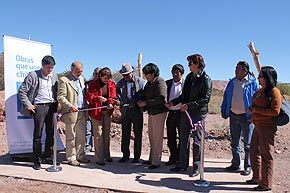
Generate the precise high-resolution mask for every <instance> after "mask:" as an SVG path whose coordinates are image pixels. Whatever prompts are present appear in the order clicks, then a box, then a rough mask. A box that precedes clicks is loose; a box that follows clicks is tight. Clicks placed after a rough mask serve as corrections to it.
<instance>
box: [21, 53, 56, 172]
mask: <svg viewBox="0 0 290 193" xmlns="http://www.w3.org/2000/svg"><path fill="white" fill-rule="evenodd" d="M54 65H55V60H54V58H53V57H52V56H45V57H44V58H43V59H42V68H41V69H40V70H36V71H32V72H29V74H28V75H27V76H26V78H25V79H24V81H23V83H22V84H21V86H20V87H19V90H18V95H19V98H20V101H21V103H22V109H21V114H23V115H25V116H32V117H33V121H34V132H33V154H34V165H33V169H35V170H40V169H41V165H40V163H41V162H44V163H49V164H52V147H53V133H54V132H53V130H54V128H53V113H55V112H56V110H57V101H56V95H57V85H58V78H57V75H56V74H55V73H53V72H52V71H53V68H54ZM44 124H45V132H46V140H45V151H44V153H43V155H42V145H41V135H42V130H43V126H44Z"/></svg>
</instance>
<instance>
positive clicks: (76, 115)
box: [57, 61, 90, 166]
mask: <svg viewBox="0 0 290 193" xmlns="http://www.w3.org/2000/svg"><path fill="white" fill-rule="evenodd" d="M82 72H83V66H82V64H81V63H80V62H78V61H76V62H73V63H72V64H71V71H70V72H68V73H67V74H66V75H64V76H63V77H61V78H60V80H59V87H58V96H57V100H58V102H59V103H60V104H61V113H62V117H61V121H62V122H64V123H65V128H66V129H65V131H66V132H65V135H66V159H67V160H68V163H69V165H72V166H79V165H80V162H81V163H88V162H90V160H88V159H86V158H85V157H84V155H85V151H84V148H85V133H86V131H85V128H86V126H85V120H86V113H85V112H83V111H80V110H81V109H84V108H85V97H84V88H85V85H84V82H85V81H84V77H83V76H82Z"/></svg>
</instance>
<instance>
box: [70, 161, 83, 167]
mask: <svg viewBox="0 0 290 193" xmlns="http://www.w3.org/2000/svg"><path fill="white" fill-rule="evenodd" d="M68 164H69V165H71V166H80V162H78V161H77V160H72V161H69V162H68Z"/></svg>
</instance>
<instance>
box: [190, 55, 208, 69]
mask: <svg viewBox="0 0 290 193" xmlns="http://www.w3.org/2000/svg"><path fill="white" fill-rule="evenodd" d="M187 61H188V62H190V61H191V62H192V63H193V64H198V68H202V69H203V68H205V63H204V60H203V57H202V55H200V54H194V55H190V56H187Z"/></svg>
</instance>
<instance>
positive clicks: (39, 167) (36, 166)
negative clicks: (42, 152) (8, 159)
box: [32, 162, 41, 170]
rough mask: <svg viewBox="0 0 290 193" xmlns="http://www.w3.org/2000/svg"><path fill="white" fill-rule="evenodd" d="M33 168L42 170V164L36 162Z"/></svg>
mask: <svg viewBox="0 0 290 193" xmlns="http://www.w3.org/2000/svg"><path fill="white" fill-rule="evenodd" d="M32 168H33V169H35V170H40V169H41V165H40V162H34V164H33V166H32Z"/></svg>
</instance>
